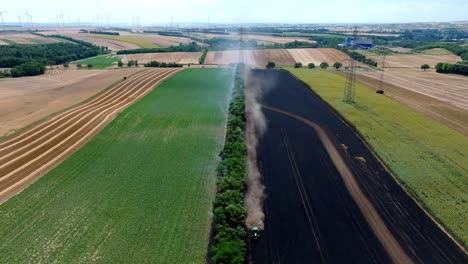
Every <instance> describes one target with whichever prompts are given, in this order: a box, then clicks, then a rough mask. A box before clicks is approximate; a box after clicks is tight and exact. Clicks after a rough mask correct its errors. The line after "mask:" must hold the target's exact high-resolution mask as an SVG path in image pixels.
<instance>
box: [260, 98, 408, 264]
mask: <svg viewBox="0 0 468 264" xmlns="http://www.w3.org/2000/svg"><path fill="white" fill-rule="evenodd" d="M262 107H263V108H265V109H268V110H271V111H275V112H278V113H281V114H284V115H287V116H289V117H292V118H294V119H297V120H299V121H301V122H303V123H305V124H307V125H308V126H310V127H312V128H313V129H314V130H315V132H316V133H317V135H318V136H319V138H320V140H321V141H322V143H323V145H324V147H325V149H326V151H327V152H328V154H329V155H330V158H331V160H332V161H333V164H334V165H335V167H336V168H337V170H338V171H339V173H340V175H341V176H342V179H343V181H344V183H345V185H346V188H347V189H348V191H349V193H350V194H351V196H352V197H353V199H354V201H355V202H356V204H357V206H358V207H359V209H360V210H361V212H362V214H363V215H364V217H365V218H366V220H367V223H368V224H369V226H370V227H371V229H372V231H373V232H374V234H375V235H376V236H377V238H378V239H379V241H380V242H381V243H382V245H383V246H384V248H385V250H386V251H387V253H388V254H389V256H390V257H391V258H392V260H393V262H394V263H411V260H410V258H409V257H408V255H406V253H405V252H404V251H403V249H402V248H401V246H400V244H399V243H398V242H397V241H396V239H395V237H394V236H393V235H392V234H391V233H390V231H389V230H388V228H387V226H386V225H385V223H384V221H383V220H382V218H381V217H380V216H379V214H378V213H377V211H376V210H375V208H374V207H373V206H372V204H371V202H370V201H369V199H368V198H367V197H366V196H365V195H364V193H363V192H362V191H361V189H360V187H359V185H358V183H357V181H356V179H355V178H354V176H353V174H352V173H351V171H350V169H349V168H348V166H347V165H346V163H345V161H344V160H343V159H342V158H341V156H340V154H339V152H338V150H337V149H336V148H335V146H334V145H333V143H332V141H331V139H330V138H329V137H328V135H327V134H326V132H325V131H324V130H323V129H322V128H321V127H320V126H318V125H317V124H315V123H313V122H311V121H310V120H307V119H305V118H303V117H300V116H297V115H294V114H291V113H288V112H285V111H282V110H280V109H276V108H272V107H269V106H265V105H263V106H262Z"/></svg>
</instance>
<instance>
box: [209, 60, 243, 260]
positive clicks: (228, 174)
mask: <svg viewBox="0 0 468 264" xmlns="http://www.w3.org/2000/svg"><path fill="white" fill-rule="evenodd" d="M241 67H242V65H239V66H238V67H237V70H236V76H235V79H234V90H233V95H232V100H231V103H230V104H229V117H228V122H227V129H226V140H225V144H224V148H223V150H222V151H221V153H220V158H221V161H220V163H219V165H218V168H217V174H218V182H217V195H216V200H215V202H214V204H213V212H214V215H215V218H214V225H215V229H214V234H213V235H214V240H215V243H214V245H213V247H212V248H211V254H212V260H213V262H214V263H216V264H218V263H231V264H243V263H245V250H246V243H245V239H246V237H247V232H246V229H245V224H244V223H245V213H246V212H245V208H244V190H245V180H246V156H247V147H246V145H245V142H244V128H245V103H244V80H243V69H242V68H241Z"/></svg>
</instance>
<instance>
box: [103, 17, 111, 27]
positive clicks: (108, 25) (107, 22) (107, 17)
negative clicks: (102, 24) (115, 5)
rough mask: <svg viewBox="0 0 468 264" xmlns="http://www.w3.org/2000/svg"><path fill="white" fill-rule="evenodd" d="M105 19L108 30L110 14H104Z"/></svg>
mask: <svg viewBox="0 0 468 264" xmlns="http://www.w3.org/2000/svg"><path fill="white" fill-rule="evenodd" d="M104 15H105V16H106V17H107V27H108V28H110V16H112V14H104Z"/></svg>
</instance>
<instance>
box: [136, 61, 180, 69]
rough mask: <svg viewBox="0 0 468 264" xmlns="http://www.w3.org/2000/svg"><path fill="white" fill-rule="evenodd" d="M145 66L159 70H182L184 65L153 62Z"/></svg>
mask: <svg viewBox="0 0 468 264" xmlns="http://www.w3.org/2000/svg"><path fill="white" fill-rule="evenodd" d="M144 66H145V67H157V68H174V67H175V68H180V67H182V66H183V65H182V64H178V63H175V62H167V63H166V62H159V61H151V62H148V63H145V64H144Z"/></svg>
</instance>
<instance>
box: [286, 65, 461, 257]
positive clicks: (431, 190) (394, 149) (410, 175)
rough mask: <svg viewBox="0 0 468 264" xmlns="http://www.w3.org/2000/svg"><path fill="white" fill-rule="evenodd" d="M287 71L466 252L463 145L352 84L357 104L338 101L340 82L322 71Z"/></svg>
mask: <svg viewBox="0 0 468 264" xmlns="http://www.w3.org/2000/svg"><path fill="white" fill-rule="evenodd" d="M288 70H289V71H290V72H291V73H293V74H294V75H296V76H297V77H298V78H299V79H301V80H303V81H304V82H305V83H307V84H308V85H310V87H312V89H313V90H314V91H315V92H316V93H317V94H318V95H319V96H320V97H322V99H323V100H325V101H326V102H327V103H328V104H330V105H331V106H332V107H333V108H334V109H335V110H336V111H338V112H339V113H340V114H341V115H342V116H343V117H344V118H345V119H346V120H347V121H348V122H349V123H350V124H352V125H353V126H354V127H355V129H356V130H357V131H358V132H359V133H360V134H361V136H362V137H363V138H364V139H365V140H366V141H367V142H368V143H369V145H370V146H371V147H372V149H373V150H374V152H375V153H376V154H377V155H378V156H379V157H380V159H381V160H382V161H383V162H384V163H385V164H386V166H387V167H388V168H389V169H390V170H391V171H392V172H393V174H394V175H395V176H396V177H397V178H398V180H399V181H400V183H402V184H403V185H404V186H405V188H406V189H407V190H408V191H409V192H410V193H412V194H413V196H414V197H415V198H416V199H417V200H418V201H419V202H420V203H421V204H422V205H423V206H424V207H425V208H426V209H427V210H428V211H429V212H431V214H432V215H433V217H435V219H437V220H438V221H439V222H440V223H441V224H442V225H443V226H445V227H446V228H447V229H448V230H449V231H450V232H451V233H452V234H453V235H454V236H455V237H456V238H457V239H458V240H459V241H460V242H461V243H462V244H463V246H464V247H465V248H466V247H467V245H468V219H467V215H466V212H468V195H467V193H466V190H468V163H467V162H466V160H467V158H468V140H466V137H465V136H464V135H463V134H461V133H459V132H457V131H455V130H453V129H451V128H449V127H447V126H445V125H442V124H440V123H438V122H436V121H434V120H432V119H430V118H428V117H426V116H424V115H423V114H421V113H418V112H416V111H414V110H413V109H411V108H409V107H407V106H405V105H403V104H401V103H399V102H397V101H395V100H393V99H391V98H388V97H385V96H382V95H378V94H376V93H375V92H373V91H372V90H371V89H369V88H367V87H365V86H362V85H360V84H356V103H354V104H346V103H344V102H343V101H342V97H343V90H344V86H345V79H344V78H343V77H341V76H339V75H336V74H333V73H330V72H328V71H322V70H308V69H292V68H288Z"/></svg>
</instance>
